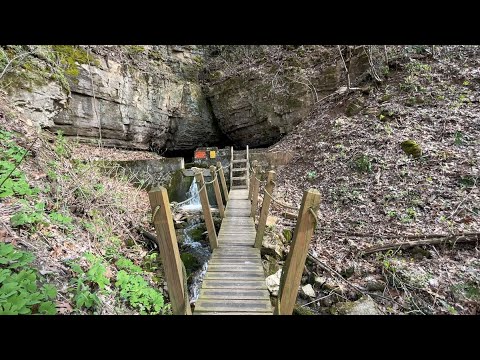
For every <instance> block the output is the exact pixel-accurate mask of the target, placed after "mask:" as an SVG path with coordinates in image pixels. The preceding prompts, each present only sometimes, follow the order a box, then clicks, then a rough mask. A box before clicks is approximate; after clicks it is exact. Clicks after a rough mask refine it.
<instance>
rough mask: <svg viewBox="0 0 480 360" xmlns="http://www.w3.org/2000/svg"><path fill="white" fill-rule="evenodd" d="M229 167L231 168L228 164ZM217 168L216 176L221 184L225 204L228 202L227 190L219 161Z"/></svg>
mask: <svg viewBox="0 0 480 360" xmlns="http://www.w3.org/2000/svg"><path fill="white" fill-rule="evenodd" d="M230 166H232V164H230ZM217 168H219V169H220V170H218V174H219V175H220V182H221V183H222V189H223V197H224V199H225V204H226V203H227V201H228V188H227V182H226V181H225V174H224V172H223V167H222V163H221V162H220V161H217Z"/></svg>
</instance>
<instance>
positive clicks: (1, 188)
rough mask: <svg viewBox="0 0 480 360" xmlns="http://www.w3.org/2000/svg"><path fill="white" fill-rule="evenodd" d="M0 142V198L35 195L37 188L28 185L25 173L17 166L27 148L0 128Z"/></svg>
mask: <svg viewBox="0 0 480 360" xmlns="http://www.w3.org/2000/svg"><path fill="white" fill-rule="evenodd" d="M0 143H1V147H0V198H4V197H8V196H12V195H17V196H31V195H36V194H37V193H38V192H39V190H38V189H36V188H32V187H30V185H29V184H28V183H27V181H26V179H25V173H23V172H22V171H20V170H19V169H18V167H17V166H18V164H19V163H20V162H21V161H22V159H23V158H24V157H25V156H26V153H27V150H25V149H24V148H22V147H20V146H18V145H17V144H16V143H15V141H14V140H13V134H12V133H9V132H7V131H4V130H0Z"/></svg>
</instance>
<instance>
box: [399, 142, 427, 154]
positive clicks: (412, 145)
mask: <svg viewBox="0 0 480 360" xmlns="http://www.w3.org/2000/svg"><path fill="white" fill-rule="evenodd" d="M400 146H401V147H402V150H403V151H404V152H405V153H406V154H407V155H412V156H413V157H414V158H419V157H420V156H421V155H422V148H421V147H420V145H418V144H417V143H416V142H415V141H413V140H405V141H404V142H402V143H401V144H400Z"/></svg>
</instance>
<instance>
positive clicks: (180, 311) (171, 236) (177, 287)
mask: <svg viewBox="0 0 480 360" xmlns="http://www.w3.org/2000/svg"><path fill="white" fill-rule="evenodd" d="M148 198H149V200H150V206H151V208H152V214H153V219H152V220H153V224H154V226H155V232H156V233H157V243H158V248H159V251H160V257H161V259H162V263H163V266H164V269H165V270H164V271H165V278H166V280H167V285H168V294H169V296H170V301H171V303H172V311H173V313H174V314H175V315H184V314H187V315H191V314H192V311H191V308H190V304H189V301H188V292H185V291H184V286H183V281H184V278H183V272H182V262H181V259H180V253H179V251H178V243H177V238H176V235H175V228H174V226H173V218H172V213H171V211H170V201H169V199H168V193H167V189H165V188H164V187H160V188H155V189H152V191H150V192H149V193H148Z"/></svg>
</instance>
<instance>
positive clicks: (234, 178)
mask: <svg viewBox="0 0 480 360" xmlns="http://www.w3.org/2000/svg"><path fill="white" fill-rule="evenodd" d="M249 164H250V159H249V154H248V145H247V151H246V155H244V154H242V153H236V154H235V152H234V151H233V146H232V147H231V148H230V190H235V189H248V187H249V178H250V169H249Z"/></svg>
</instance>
